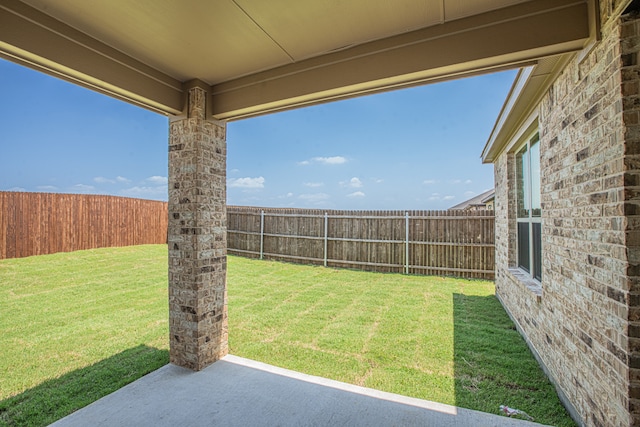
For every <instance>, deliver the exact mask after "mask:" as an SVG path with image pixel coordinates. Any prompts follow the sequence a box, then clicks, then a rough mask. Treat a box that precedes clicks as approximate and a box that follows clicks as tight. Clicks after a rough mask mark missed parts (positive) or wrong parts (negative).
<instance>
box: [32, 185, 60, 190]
mask: <svg viewBox="0 0 640 427" xmlns="http://www.w3.org/2000/svg"><path fill="white" fill-rule="evenodd" d="M36 190H40V191H58V187H56V186H55V185H38V186H37V187H36Z"/></svg>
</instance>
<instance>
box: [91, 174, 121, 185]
mask: <svg viewBox="0 0 640 427" xmlns="http://www.w3.org/2000/svg"><path fill="white" fill-rule="evenodd" d="M93 180H94V181H95V182H97V183H98V184H115V183H116V181H115V180H113V179H109V178H105V177H103V176H96V177H95V178H93Z"/></svg>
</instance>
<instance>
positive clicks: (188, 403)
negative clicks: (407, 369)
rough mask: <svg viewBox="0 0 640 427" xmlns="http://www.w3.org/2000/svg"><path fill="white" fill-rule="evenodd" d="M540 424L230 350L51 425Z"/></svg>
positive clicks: (158, 374)
mask: <svg viewBox="0 0 640 427" xmlns="http://www.w3.org/2000/svg"><path fill="white" fill-rule="evenodd" d="M497 409H498V408H496V410H497ZM539 425H540V424H536V423H531V422H528V421H523V420H517V419H513V418H508V417H505V416H500V415H492V414H487V413H484V412H478V411H472V410H469V409H462V408H457V407H455V406H449V405H443V404H440V403H435V402H429V401H426V400H420V399H414V398H410V397H405V396H400V395H397V394H392V393H386V392H382V391H378V390H373V389H368V388H364V387H358V386H355V385H351V384H345V383H341V382H338V381H333V380H329V379H326V378H320V377H314V376H311V375H306V374H302V373H299V372H294V371H290V370H287V369H282V368H277V367H275V366H271V365H267V364H264V363H260V362H256V361H252V360H248V359H243V358H240V357H237V356H232V355H229V356H226V357H225V358H223V359H222V360H220V361H218V362H216V363H214V364H213V365H211V366H209V367H207V368H206V369H203V370H202V371H199V372H193V371H190V370H188V369H184V368H180V367H178V366H175V365H166V366H164V367H162V368H160V369H158V370H157V371H154V372H152V373H150V374H148V375H146V376H144V377H142V378H141V379H139V380H137V381H135V382H133V383H131V384H129V385H127V386H125V387H123V388H121V389H120V390H118V391H116V392H114V393H112V394H110V395H108V396H105V397H104V398H102V399H100V400H98V401H96V402H94V403H92V404H91V405H89V406H87V407H85V408H83V409H81V410H79V411H77V412H75V413H73V414H71V415H69V416H68V417H66V418H63V419H61V420H59V421H57V422H55V423H54V424H52V426H55V427H75V426H78V427H85V426H139V427H144V426H153V427H161V426H190V427H199V426H230V427H233V426H242V427H245V426H296V427H300V426H438V427H449V426H458V427H462V426H474V427H482V426H485V427H489V426H495V427H508V426H513V427H526V426H530V427H531V426H539Z"/></svg>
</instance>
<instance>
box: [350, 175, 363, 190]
mask: <svg viewBox="0 0 640 427" xmlns="http://www.w3.org/2000/svg"><path fill="white" fill-rule="evenodd" d="M349 187H352V188H360V187H362V181H360V179H359V178H356V177H355V176H354V177H353V178H351V180H350V181H349Z"/></svg>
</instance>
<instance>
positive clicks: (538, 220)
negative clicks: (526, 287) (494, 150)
mask: <svg viewBox="0 0 640 427" xmlns="http://www.w3.org/2000/svg"><path fill="white" fill-rule="evenodd" d="M536 141H537V143H538V144H540V136H539V132H538V130H537V129H536V130H535V131H534V132H533V133H532V134H530V136H529V137H528V138H527V139H526V141H525V142H524V143H523V144H522V145H520V146H519V147H518V149H517V150H515V153H516V158H517V156H518V153H520V152H521V151H522V149H523V148H524V147H527V150H526V151H528V152H529V153H531V145H532V143H534V142H536ZM538 147H540V145H538ZM528 160H529V164H528V165H527V171H526V173H525V172H523V175H525V176H524V178H525V179H528V180H529V192H528V193H529V194H526V195H525V197H527V198H528V199H529V200H528V202H529V207H530V208H529V214H528V216H527V217H523V218H520V217H519V214H518V212H516V222H517V223H518V224H523V223H526V224H528V225H529V270H530V271H527V270H525V269H524V268H523V267H521V259H520V257H521V254H520V236H519V235H518V227H516V242H517V244H516V264H517V267H518V269H519V270H520V271H522V273H523V274H526V275H527V276H528V277H529V278H531V279H532V280H534V281H535V282H536V283H538V284H540V283H541V279H542V241H541V242H540V279H538V278H536V277H535V276H534V265H535V253H534V244H533V241H534V238H533V224H540V227H541V230H540V232H541V233H542V209H540V216H537V217H536V216H533V197H532V193H533V192H532V191H531V190H532V188H533V186H532V185H531V176H532V174H531V155H529V156H528ZM538 164H539V165H540V166H541V164H540V161H538ZM540 177H542V174H540ZM516 179H519V176H518V174H517V172H516ZM541 184H542V183H541ZM540 190H542V188H540ZM519 193H520V191H519V189H518V183H516V207H517V206H518V202H519V200H518V198H519ZM523 193H524V191H523ZM516 210H517V208H516ZM541 240H542V239H541Z"/></svg>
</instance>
